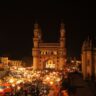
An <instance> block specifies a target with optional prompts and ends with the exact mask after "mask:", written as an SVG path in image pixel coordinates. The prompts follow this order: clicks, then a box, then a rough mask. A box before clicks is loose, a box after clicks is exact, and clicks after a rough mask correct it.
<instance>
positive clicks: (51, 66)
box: [45, 59, 56, 69]
mask: <svg viewBox="0 0 96 96" xmlns="http://www.w3.org/2000/svg"><path fill="white" fill-rule="evenodd" d="M55 67H56V66H55V64H54V61H53V60H51V59H49V60H47V61H46V62H45V69H55Z"/></svg>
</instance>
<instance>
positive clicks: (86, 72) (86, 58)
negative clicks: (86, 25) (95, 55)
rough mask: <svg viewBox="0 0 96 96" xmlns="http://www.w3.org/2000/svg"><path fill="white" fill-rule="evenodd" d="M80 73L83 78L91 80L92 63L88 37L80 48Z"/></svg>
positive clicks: (90, 44) (90, 43) (90, 45)
mask: <svg viewBox="0 0 96 96" xmlns="http://www.w3.org/2000/svg"><path fill="white" fill-rule="evenodd" d="M81 58H82V73H83V78H84V79H86V78H89V79H91V77H92V74H93V71H94V70H93V69H94V66H93V63H92V61H93V60H92V40H90V38H89V37H88V39H87V40H85V41H84V43H83V46H82V54H81Z"/></svg>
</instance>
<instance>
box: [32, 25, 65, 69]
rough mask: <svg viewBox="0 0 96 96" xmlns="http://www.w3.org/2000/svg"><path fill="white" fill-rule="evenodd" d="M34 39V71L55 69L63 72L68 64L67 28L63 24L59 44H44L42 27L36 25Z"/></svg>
mask: <svg viewBox="0 0 96 96" xmlns="http://www.w3.org/2000/svg"><path fill="white" fill-rule="evenodd" d="M33 31H34V37H33V48H32V56H33V69H34V70H43V69H55V70H62V69H63V68H64V65H65V63H66V48H65V39H66V38H65V27H64V24H63V23H62V24H61V26H60V41H59V43H44V42H43V41H42V33H41V29H40V26H39V25H38V24H37V23H35V24H34V30H33Z"/></svg>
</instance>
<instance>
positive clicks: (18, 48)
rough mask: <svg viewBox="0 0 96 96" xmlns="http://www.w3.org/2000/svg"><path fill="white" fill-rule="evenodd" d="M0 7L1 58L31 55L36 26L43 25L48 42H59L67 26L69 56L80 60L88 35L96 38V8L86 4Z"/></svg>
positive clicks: (58, 3)
mask: <svg viewBox="0 0 96 96" xmlns="http://www.w3.org/2000/svg"><path fill="white" fill-rule="evenodd" d="M11 3H12V4H7V3H6V4H4V3H3V4H1V5H0V55H10V56H11V57H17V58H20V57H25V56H31V49H32V46H33V41H32V37H33V24H34V22H35V21H38V23H39V24H40V26H41V29H42V33H43V39H45V41H49V42H50V41H52V42H54V41H56V40H57V41H58V39H59V25H60V22H61V21H62V20H63V21H64V23H65V27H66V47H67V53H68V56H72V57H74V56H76V57H80V53H81V46H82V43H83V41H84V40H85V39H86V38H87V36H88V35H90V34H93V35H95V36H96V15H95V12H96V11H95V5H94V4H92V3H90V2H89V3H88V2H87V3H88V4H87V3H83V2H72V3H67V2H55V1H54V2H53V3H52V2H47V1H46V2H33V3H31V2H23V3H22V2H19V3H18V2H11Z"/></svg>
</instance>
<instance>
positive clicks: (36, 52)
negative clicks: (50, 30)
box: [32, 23, 40, 70]
mask: <svg viewBox="0 0 96 96" xmlns="http://www.w3.org/2000/svg"><path fill="white" fill-rule="evenodd" d="M33 32H34V37H33V49H32V56H33V69H34V70H38V69H39V67H38V64H39V48H38V47H39V32H40V28H39V25H38V23H35V24H34V30H33Z"/></svg>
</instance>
